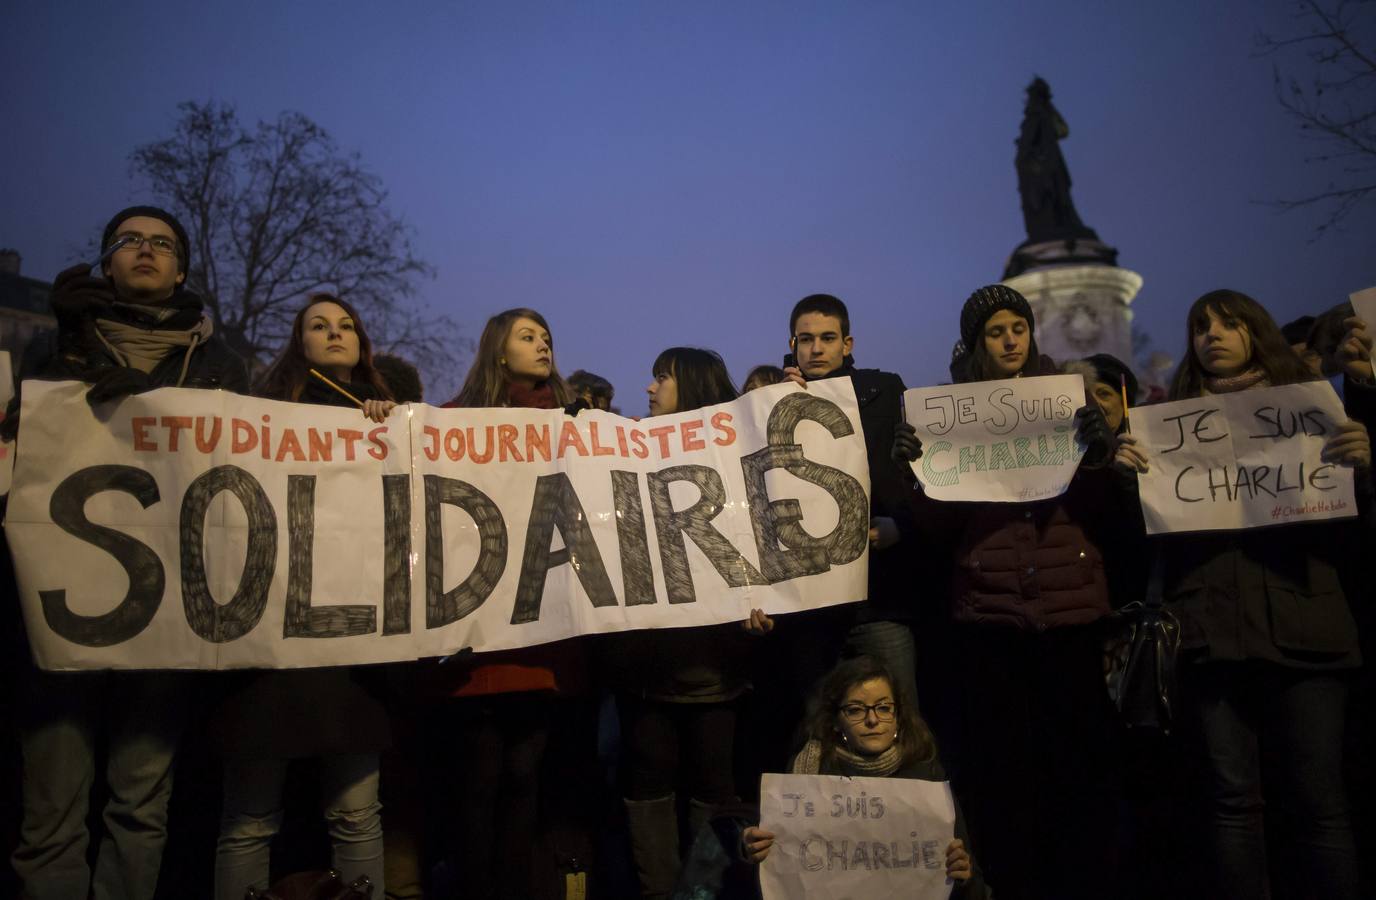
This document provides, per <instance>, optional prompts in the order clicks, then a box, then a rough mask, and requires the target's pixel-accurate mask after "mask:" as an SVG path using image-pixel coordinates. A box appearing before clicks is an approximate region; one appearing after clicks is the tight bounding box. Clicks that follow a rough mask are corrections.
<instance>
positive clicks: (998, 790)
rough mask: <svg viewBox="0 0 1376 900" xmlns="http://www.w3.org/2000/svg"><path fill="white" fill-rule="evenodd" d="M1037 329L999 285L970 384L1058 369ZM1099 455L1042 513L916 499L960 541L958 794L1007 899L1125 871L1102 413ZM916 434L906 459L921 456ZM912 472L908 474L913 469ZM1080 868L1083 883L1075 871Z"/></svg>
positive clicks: (977, 301) (1111, 524) (984, 315)
mask: <svg viewBox="0 0 1376 900" xmlns="http://www.w3.org/2000/svg"><path fill="white" fill-rule="evenodd" d="M1035 323H1036V319H1035V316H1034V315H1033V312H1032V308H1031V305H1030V304H1029V303H1028V302H1027V300H1026V298H1024V297H1023V296H1022V295H1021V294H1019V293H1018V292H1017V291H1015V290H1013V289H1012V288H1009V287H1007V286H1005V285H1001V284H995V285H990V286H987V287H983V288H980V289H979V290H977V291H975V292H974V293H973V294H971V295H970V298H969V299H968V300H967V301H966V302H965V306H964V308H963V309H962V310H961V315H960V329H961V340H962V342H963V343H964V345H965V347H966V348H967V350H968V354H969V355H968V358H967V360H966V362H965V365H964V366H963V367H962V368H963V372H962V374H963V375H964V376H965V380H966V381H967V382H978V381H997V380H1003V379H1009V378H1020V377H1031V376H1036V375H1052V374H1057V372H1058V370H1057V368H1056V366H1055V364H1054V363H1053V362H1052V361H1051V360H1050V359H1049V358H1047V357H1044V356H1042V355H1041V354H1040V353H1039V352H1038V350H1037V341H1036V335H1035V330H1034V329H1035ZM1075 420H1076V426H1077V436H1078V437H1079V439H1080V441H1081V442H1083V443H1084V444H1085V445H1086V446H1087V447H1088V448H1089V449H1088V451H1087V452H1086V455H1085V458H1084V461H1083V462H1082V463H1081V466H1080V469H1079V470H1078V471H1077V472H1076V474H1075V477H1074V478H1073V480H1072V481H1071V484H1070V486H1069V487H1068V488H1067V489H1066V491H1065V493H1063V494H1061V495H1060V496H1056V497H1050V498H1047V499H1044V500H1037V501H1034V502H1027V503H996V502H964V503H962V502H940V501H936V500H932V499H930V498H928V497H927V496H926V495H925V494H923V492H922V491H921V490H914V491H913V492H912V498H913V512H914V517H915V518H916V520H917V523H918V525H919V527H920V528H921V529H922V530H923V531H924V532H925V533H926V535H927V537H928V539H929V540H931V541H933V542H935V543H936V544H937V545H938V546H941V545H944V548H945V549H946V550H947V551H948V553H949V556H950V558H951V559H952V560H953V561H954V568H953V570H952V572H951V573H950V576H949V583H950V590H951V617H952V620H953V627H952V637H953V639H954V641H953V644H954V647H955V659H956V670H957V676H958V679H959V683H960V686H961V693H962V694H963V698H962V699H963V703H964V707H965V712H964V717H963V718H964V722H963V725H964V732H965V733H964V734H963V735H961V736H960V737H961V739H960V740H956V741H948V744H950V745H951V747H952V749H953V750H954V751H955V752H954V753H953V754H952V756H953V759H952V760H951V765H952V770H953V771H954V772H955V773H956V777H955V781H956V787H957V792H958V793H960V794H961V799H962V800H963V802H964V804H965V809H966V811H967V812H968V814H969V820H970V831H971V834H972V836H973V838H974V840H975V842H976V844H977V845H978V846H979V848H980V854H981V856H982V857H983V861H984V866H985V871H986V873H987V875H988V879H989V883H990V884H991V885H992V886H993V887H994V888H995V890H996V891H997V893H998V895H999V896H1000V897H1009V898H1049V897H1056V898H1064V897H1086V898H1088V897H1099V896H1102V895H1103V893H1104V890H1105V885H1106V883H1107V879H1108V878H1110V877H1111V874H1112V865H1113V861H1112V854H1113V828H1112V823H1113V820H1114V785H1113V781H1114V778H1113V774H1112V768H1111V766H1110V765H1109V761H1110V760H1111V759H1112V756H1113V750H1112V747H1111V738H1112V735H1113V729H1114V724H1115V723H1114V714H1113V709H1112V707H1111V706H1110V704H1109V700H1108V696H1107V693H1106V691H1105V689H1104V680H1103V673H1102V668H1101V666H1102V662H1101V659H1102V636H1101V631H1100V627H1099V622H1100V620H1101V619H1103V618H1104V617H1105V616H1106V615H1107V614H1108V612H1109V598H1108V585H1107V581H1106V578H1105V573H1104V563H1103V554H1102V553H1101V551H1100V545H1101V544H1103V543H1106V542H1107V541H1108V540H1110V539H1111V536H1112V535H1113V534H1115V533H1116V528H1117V523H1118V522H1119V521H1121V517H1122V515H1123V513H1122V511H1121V509H1120V507H1122V508H1126V507H1127V506H1128V503H1127V498H1126V497H1124V502H1123V503H1121V504H1119V503H1117V502H1115V501H1116V499H1117V498H1118V497H1119V495H1122V494H1124V493H1125V492H1123V491H1122V490H1121V489H1120V488H1118V487H1117V486H1116V483H1115V479H1114V477H1113V475H1112V473H1111V472H1110V471H1109V470H1108V469H1107V468H1106V467H1104V464H1105V463H1106V462H1107V460H1108V458H1109V457H1110V456H1111V453H1112V435H1111V433H1110V431H1109V428H1108V425H1107V423H1105V421H1104V418H1103V414H1102V413H1101V412H1100V411H1099V409H1098V407H1096V406H1093V405H1092V404H1086V405H1085V406H1083V407H1081V408H1080V409H1079V410H1078V411H1077V412H1076V415H1075ZM921 452H922V449H921V443H920V442H919V441H918V440H917V437H916V433H915V432H914V430H913V428H912V426H910V425H907V424H906V423H903V424H900V425H899V426H898V427H897V428H896V429H895V440H894V456H895V458H896V459H898V460H900V461H903V462H907V461H911V460H913V459H916V458H917V457H918V456H920V455H921ZM907 468H909V467H907V466H905V469H907ZM1068 871H1075V872H1077V873H1078V876H1079V877H1077V878H1075V879H1073V880H1067V879H1065V878H1064V873H1065V872H1068Z"/></svg>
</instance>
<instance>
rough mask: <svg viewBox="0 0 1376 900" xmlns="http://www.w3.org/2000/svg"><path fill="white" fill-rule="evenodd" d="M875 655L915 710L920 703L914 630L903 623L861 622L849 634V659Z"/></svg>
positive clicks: (847, 639) (847, 653) (846, 652)
mask: <svg viewBox="0 0 1376 900" xmlns="http://www.w3.org/2000/svg"><path fill="white" fill-rule="evenodd" d="M862 654H863V655H865V656H873V657H874V658H875V659H877V660H879V661H880V662H882V663H883V664H884V665H885V667H886V668H888V670H889V672H890V673H892V674H893V677H894V678H895V679H897V681H898V684H897V685H895V687H897V688H898V690H900V691H906V692H907V696H908V702H910V703H911V704H912V706H913V709H914V710H917V709H918V704H917V648H916V646H915V645H914V643H913V632H912V629H911V628H909V627H908V626H907V624H906V623H904V622H860V623H857V624H855V625H852V626H851V628H850V633H849V634H847V635H846V644H845V655H846V656H860V655H862Z"/></svg>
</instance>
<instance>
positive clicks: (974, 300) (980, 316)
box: [960, 284, 1037, 348]
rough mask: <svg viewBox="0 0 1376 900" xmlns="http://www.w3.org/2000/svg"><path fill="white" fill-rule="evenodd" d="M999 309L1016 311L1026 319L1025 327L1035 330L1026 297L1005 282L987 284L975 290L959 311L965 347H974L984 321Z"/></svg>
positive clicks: (1030, 306)
mask: <svg viewBox="0 0 1376 900" xmlns="http://www.w3.org/2000/svg"><path fill="white" fill-rule="evenodd" d="M1001 309H1006V310H1008V311H1009V312H1012V313H1016V314H1017V315H1020V316H1022V317H1023V318H1024V319H1026V320H1027V327H1028V328H1030V329H1033V330H1035V329H1036V325H1037V323H1036V322H1035V321H1034V320H1033V318H1032V305H1031V304H1030V303H1028V302H1027V298H1026V297H1024V296H1023V295H1022V294H1019V293H1018V292H1017V291H1015V290H1013V289H1012V288H1010V287H1008V286H1007V285H1005V284H989V285H985V286H984V287H982V288H980V289H979V290H977V291H975V292H974V293H973V294H971V295H970V298H969V299H968V300H966V301H965V307H964V308H963V309H961V311H960V339H961V340H962V341H964V342H965V346H966V347H967V348H970V347H974V346H975V343H976V342H977V341H978V340H979V338H980V332H982V331H983V330H984V323H985V322H987V321H989V317H990V316H992V315H993V314H994V313H996V312H998V311H999V310H1001Z"/></svg>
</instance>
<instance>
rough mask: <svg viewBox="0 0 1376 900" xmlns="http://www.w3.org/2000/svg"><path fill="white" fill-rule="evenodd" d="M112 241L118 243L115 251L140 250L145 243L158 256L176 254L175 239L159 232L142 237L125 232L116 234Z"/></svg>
mask: <svg viewBox="0 0 1376 900" xmlns="http://www.w3.org/2000/svg"><path fill="white" fill-rule="evenodd" d="M114 243H116V244H119V247H117V248H116V252H118V251H120V250H132V251H134V252H135V253H137V252H138V251H140V250H142V249H143V245H144V244H145V243H147V244H148V246H149V248H151V249H152V251H153V252H154V253H156V254H158V255H159V256H176V255H177V242H176V240H175V239H173V238H170V237H164V236H162V235H160V234H155V235H153V236H152V237H144V236H143V235H141V234H134V233H132V232H125V233H124V234H121V235H116V237H115V240H114Z"/></svg>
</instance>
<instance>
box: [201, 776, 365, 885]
mask: <svg viewBox="0 0 1376 900" xmlns="http://www.w3.org/2000/svg"><path fill="white" fill-rule="evenodd" d="M288 763H289V760H286V759H231V760H230V761H229V762H227V763H226V764H225V792H224V798H225V800H224V810H223V811H222V813H221V816H220V839H219V841H218V843H217V845H216V848H215V898H216V900H243V897H244V894H245V892H246V891H247V890H248V889H249V888H250V887H257V888H265V887H267V886H268V878H269V863H270V861H271V860H270V853H271V845H272V839H273V836H274V835H276V834H277V832H278V831H279V830H280V829H281V827H282V788H283V786H284V785H285V784H286V779H287V765H288ZM377 788H378V755H377V754H376V753H341V754H337V755H334V756H325V757H321V768H320V789H321V790H320V792H321V801H322V802H321V806H322V808H323V809H324V813H325V825H326V828H327V830H328V831H329V834H330V847H331V861H330V864H331V866H332V867H333V868H335V869H337V870H338V871H339V873H340V874H341V875H342V876H343V877H344V881H345V882H346V883H351V882H353V881H354V880H355V879H356V878H358V877H359V876H360V875H367V876H368V878H369V879H370V880H371V881H372V882H373V885H374V887H373V896H374V897H382V896H383V894H384V893H385V885H384V877H383V869H382V860H383V854H382V817H381V815H380V812H381V810H382V804H380V803H379V802H378V799H377Z"/></svg>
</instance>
